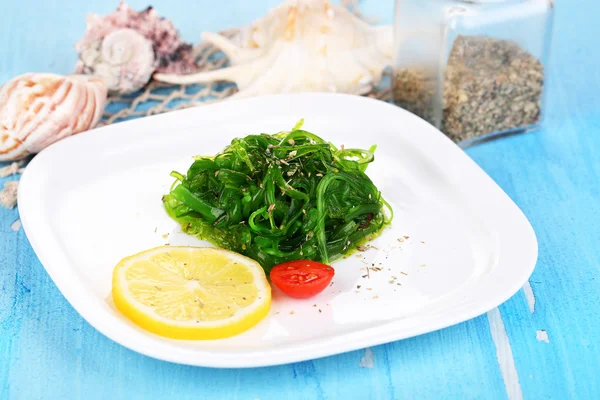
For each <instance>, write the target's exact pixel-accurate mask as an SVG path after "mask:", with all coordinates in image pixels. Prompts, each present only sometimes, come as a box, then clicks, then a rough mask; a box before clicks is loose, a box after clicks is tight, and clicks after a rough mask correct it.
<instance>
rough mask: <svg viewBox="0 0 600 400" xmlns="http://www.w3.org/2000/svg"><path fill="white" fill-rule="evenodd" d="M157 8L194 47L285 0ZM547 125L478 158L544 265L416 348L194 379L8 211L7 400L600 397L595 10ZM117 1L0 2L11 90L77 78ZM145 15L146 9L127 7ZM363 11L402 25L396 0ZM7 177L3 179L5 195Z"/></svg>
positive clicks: (560, 70)
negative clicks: (528, 227) (70, 278)
mask: <svg viewBox="0 0 600 400" xmlns="http://www.w3.org/2000/svg"><path fill="white" fill-rule="evenodd" d="M223 3H225V2H216V1H208V0H185V1H184V0H179V1H169V0H153V1H152V5H153V6H155V8H157V10H158V11H159V13H161V14H162V15H166V16H168V17H170V18H171V19H172V20H173V21H174V22H175V24H176V25H177V26H178V27H179V28H180V31H181V33H182V35H183V36H184V38H185V39H186V40H188V41H193V42H196V41H198V40H199V35H200V31H201V30H210V31H215V30H219V29H224V28H228V27H232V26H237V25H240V24H244V23H246V22H248V21H250V20H252V19H254V18H256V17H259V16H260V15H262V14H264V12H265V11H266V10H267V9H268V8H269V7H272V6H274V5H276V4H278V1H277V0H262V1H244V0H229V1H227V2H226V3H227V4H223ZM557 3H558V4H557V15H556V20H555V34H554V42H553V48H552V59H551V64H550V76H549V82H548V89H549V97H548V108H547V113H548V114H547V119H546V124H545V127H544V128H543V129H542V130H540V131H537V132H534V133H531V134H526V135H519V136H514V137H509V138H505V139H502V140H498V141H494V142H490V143H487V144H483V145H479V146H477V147H473V148H470V149H468V150H467V152H468V154H469V155H470V156H471V157H472V158H473V159H474V160H475V161H476V162H477V163H478V164H479V165H481V166H482V167H483V168H484V169H485V170H486V172H487V173H488V174H489V175H490V176H491V177H492V178H493V179H494V180H495V181H496V182H497V183H498V184H499V185H500V186H501V187H502V188H503V189H504V190H505V191H506V192H507V193H508V195H509V196H510V197H511V198H512V199H513V200H514V201H515V202H516V203H517V205H518V206H519V207H521V209H522V210H523V211H524V213H525V214H526V216H527V217H528V218H529V220H530V221H531V223H532V225H533V227H534V229H535V231H536V233H537V237H538V240H539V260H538V264H537V266H536V269H535V271H534V272H533V275H532V277H531V279H530V284H529V285H526V286H525V288H524V290H522V291H520V292H518V293H517V294H516V295H515V296H513V297H512V298H511V299H510V300H508V301H507V302H506V303H505V304H503V305H502V306H500V307H499V309H495V310H492V311H491V312H489V313H488V314H487V315H483V316H480V317H478V318H475V319H473V320H470V321H468V322H465V323H462V324H459V325H457V326H453V327H450V328H447V329H444V330H441V331H438V332H434V333H431V334H427V335H423V336H419V337H416V338H412V339H408V340H404V341H400V342H396V343H390V344H387V345H382V346H378V347H375V348H372V349H366V350H361V351H355V352H351V353H346V354H342V355H338V356H333V357H328V358H324V359H319V360H314V361H307V362H302V363H297V364H291V365H285V366H280V367H270V368H259V369H244V370H227V369H208V368H194V367H187V366H180V365H175V364H170V363H166V362H162V361H157V360H154V359H150V358H147V357H145V356H142V355H139V354H137V353H134V352H132V351H130V350H128V349H126V348H124V347H122V346H120V345H117V344H115V343H114V342H112V341H110V340H109V339H107V338H105V337H104V336H102V335H101V334H100V333H98V332H97V331H96V330H95V329H93V328H92V327H91V326H90V325H89V324H87V323H86V322H85V321H84V320H83V319H82V318H81V317H80V316H79V315H78V314H77V313H76V312H75V311H74V310H73V308H72V307H71V306H70V305H69V303H67V301H66V300H65V299H64V298H63V296H62V295H61V294H60V292H59V291H58V289H57V288H56V286H55V285H54V284H53V283H52V281H51V279H50V278H49V276H48V275H47V273H46V272H45V270H44V268H43V267H42V265H41V264H40V263H39V261H38V260H37V258H36V256H35V254H34V253H33V251H32V250H31V247H30V246H29V243H28V241H27V238H26V236H25V234H24V232H23V230H22V229H21V230H18V231H13V230H12V229H11V224H12V223H13V222H14V221H15V220H17V219H18V218H19V215H18V209H14V210H6V209H0V232H1V233H0V290H1V291H0V399H7V398H10V399H71V398H82V399H106V398H112V399H129V398H163V397H164V398H176V399H188V398H189V399H229V398H231V399H248V400H250V399H261V400H267V399H277V400H280V399H292V398H294V399H295V398H302V399H400V398H414V399H445V398H457V399H471V398H481V399H505V398H510V399H519V398H526V399H567V398H576V399H598V398H600V333H599V332H600V227H599V222H600V94H599V89H600V68H599V67H598V66H599V65H600V51H599V50H598V44H597V43H596V39H597V38H598V36H599V35H600V27H599V25H598V23H597V16H598V15H600V2H597V1H596V0H572V1H569V2H567V1H559V2H557ZM116 4H117V1H116V0H115V1H105V0H88V1H75V0H69V1H67V0H61V1H59V0H20V1H18V2H13V1H9V0H1V2H0V5H1V6H0V10H1V12H2V16H3V18H2V23H1V24H0V55H1V57H0V82H4V81H6V80H7V79H9V78H10V77H12V76H14V75H17V74H20V73H24V72H29V71H44V72H57V73H69V72H71V71H72V69H73V65H74V62H75V58H76V56H75V53H74V49H73V44H74V42H75V41H76V40H78V39H79V38H80V36H81V35H82V33H83V31H84V26H85V25H84V18H85V14H86V12H89V11H94V12H98V13H102V14H104V13H107V12H110V11H112V10H113V9H114V8H115V7H116ZM130 4H131V5H132V6H133V7H134V8H136V9H141V8H143V7H145V6H147V5H148V4H147V3H146V2H145V1H143V0H135V1H133V0H132V1H131V3H130ZM361 4H362V7H363V10H364V11H365V12H366V13H367V14H369V15H374V16H376V17H378V18H379V19H380V20H381V22H384V23H391V22H392V15H393V7H394V5H393V1H392V0H385V1H384V0H368V1H367V0H365V1H364V2H361ZM6 179H15V177H10V178H5V179H2V180H0V185H1V184H3V183H4V181H6Z"/></svg>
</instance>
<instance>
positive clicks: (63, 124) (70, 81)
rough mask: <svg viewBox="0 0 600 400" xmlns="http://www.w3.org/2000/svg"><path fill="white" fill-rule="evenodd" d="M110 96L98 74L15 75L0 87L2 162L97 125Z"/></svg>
mask: <svg viewBox="0 0 600 400" xmlns="http://www.w3.org/2000/svg"><path fill="white" fill-rule="evenodd" d="M106 98H107V88H106V85H105V84H104V81H103V80H102V79H100V78H96V77H93V76H84V75H68V76H61V75H56V74H50V73H27V74H24V75H20V76H17V77H15V78H13V79H11V80H10V81H8V82H7V83H6V84H5V85H4V86H3V87H2V88H1V89H0V161H11V160H18V159H21V158H24V157H27V156H28V155H30V154H35V153H38V152H40V151H41V150H42V149H44V148H45V147H47V146H49V145H51V144H52V143H54V142H56V141H57V140H60V139H63V138H65V137H67V136H71V135H74V134H77V133H80V132H83V131H86V130H89V129H91V128H94V127H95V126H96V124H97V123H98V121H99V120H100V118H101V117H102V113H103V111H104V107H105V106H106Z"/></svg>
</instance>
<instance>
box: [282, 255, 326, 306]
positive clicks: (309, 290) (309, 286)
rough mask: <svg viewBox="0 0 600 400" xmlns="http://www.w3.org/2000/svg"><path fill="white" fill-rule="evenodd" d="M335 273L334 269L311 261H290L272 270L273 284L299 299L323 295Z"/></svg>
mask: <svg viewBox="0 0 600 400" xmlns="http://www.w3.org/2000/svg"><path fill="white" fill-rule="evenodd" d="M334 274H335V271H334V269H333V267H331V266H329V265H325V264H321V263H320V262H316V261H310V260H296V261H288V262H285V263H282V264H279V265H276V266H275V267H273V269H271V273H270V278H271V282H273V284H274V285H275V286H277V287H278V288H279V289H281V291H282V292H284V293H285V294H287V295H288V296H291V297H296V298H298V299H307V298H309V297H312V296H314V295H316V294H319V293H321V292H322V291H323V290H324V289H325V288H326V287H327V285H329V282H331V279H332V278H333V275H334Z"/></svg>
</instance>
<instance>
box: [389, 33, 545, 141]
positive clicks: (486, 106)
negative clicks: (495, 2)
mask: <svg viewBox="0 0 600 400" xmlns="http://www.w3.org/2000/svg"><path fill="white" fill-rule="evenodd" d="M543 84H544V71H543V66H542V63H541V62H540V61H539V60H538V59H537V58H536V57H534V56H533V55H531V54H530V53H528V52H527V51H525V50H523V49H522V48H521V47H520V46H519V45H518V44H516V43H515V42H511V41H506V40H501V39H494V38H490V37H485V36H459V37H457V39H456V40H455V42H454V45H453V47H452V50H451V52H450V55H449V58H448V63H447V65H446V68H445V70H444V71H443V82H442V84H441V85H439V84H438V77H437V76H435V75H434V74H432V73H430V72H428V71H427V70H425V69H417V68H410V69H407V68H405V69H399V70H397V71H395V76H394V88H393V90H394V100H395V101H396V103H397V104H398V105H399V106H401V107H403V108H405V109H407V110H408V111H411V112H413V113H415V114H417V115H419V116H420V117H422V118H424V119H426V120H427V121H429V122H430V123H432V124H433V125H435V126H437V127H439V128H440V129H441V130H442V131H443V132H444V133H445V134H446V135H448V136H449V137H450V138H451V139H452V140H453V141H455V142H464V141H468V140H471V139H475V138H478V137H482V136H486V135H488V134H493V133H500V132H508V131H517V130H521V129H523V130H524V129H527V128H528V127H531V126H533V125H536V124H538V123H539V122H540V117H541V107H542V104H541V101H542V89H543Z"/></svg>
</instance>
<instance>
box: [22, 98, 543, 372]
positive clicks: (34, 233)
mask: <svg viewBox="0 0 600 400" xmlns="http://www.w3.org/2000/svg"><path fill="white" fill-rule="evenodd" d="M306 97H308V98H322V99H325V101H327V102H329V103H333V102H335V101H339V102H342V103H343V102H365V104H366V102H369V103H371V105H372V106H376V107H389V110H390V112H389V113H390V115H391V114H392V112H396V113H398V115H399V116H400V115H403V116H402V117H401V118H409V119H415V120H419V121H420V122H419V124H421V125H422V126H423V127H424V131H425V132H428V133H427V135H429V137H430V138H434V139H432V140H434V141H435V143H436V144H437V145H439V146H443V147H446V149H445V151H449V152H450V153H449V155H450V156H452V157H458V159H459V160H461V159H462V162H463V163H464V162H467V163H469V164H471V165H470V169H471V170H473V171H475V172H476V173H477V174H479V175H481V174H483V175H485V177H487V179H488V180H489V184H491V185H493V186H495V187H496V191H497V192H498V193H497V194H500V195H501V196H504V197H505V198H504V199H500V200H502V201H503V202H504V203H507V201H508V203H507V204H508V206H510V207H511V208H512V209H513V211H514V212H515V215H514V217H515V218H517V219H518V220H521V222H519V223H521V224H522V223H524V225H523V226H522V227H521V228H522V229H523V231H522V232H520V233H521V234H522V235H521V241H520V242H517V243H516V244H517V245H522V246H524V247H525V248H527V252H525V253H524V254H526V256H527V260H525V261H522V263H523V264H524V265H523V267H524V269H523V270H522V274H521V276H520V277H519V279H515V282H513V283H512V285H511V286H510V287H511V289H510V290H508V289H507V290H505V291H504V295H503V296H498V298H497V299H496V300H495V301H493V302H492V303H495V305H493V306H490V305H489V304H485V303H482V304H480V305H479V307H467V306H464V307H463V308H466V310H460V308H459V310H460V312H455V313H453V315H454V317H453V318H452V317H446V318H445V319H444V320H443V322H442V321H437V320H435V319H434V320H435V321H431V319H432V318H431V314H427V315H426V316H413V317H411V318H413V319H415V320H416V321H419V319H424V318H425V317H428V318H429V320H430V321H429V322H427V321H425V322H423V321H421V323H417V324H415V326H413V327H412V328H408V329H407V328H406V327H403V329H402V332H403V334H400V335H398V334H397V332H398V329H397V328H398V327H397V326H398V325H400V326H401V325H402V324H403V321H402V320H400V321H398V320H392V321H390V322H387V323H384V324H381V325H377V326H375V327H372V328H368V329H364V330H360V331H357V332H350V333H342V334H336V335H334V337H333V338H325V339H318V340H312V341H309V342H308V344H305V345H304V350H303V351H302V352H300V353H304V354H298V353H299V352H298V349H295V347H294V348H292V349H290V350H285V349H283V350H281V349H279V348H275V349H260V350H246V351H239V350H237V351H228V350H223V349H218V350H206V349H197V348H181V347H179V346H176V345H174V344H173V343H171V342H170V341H167V340H156V341H155V340H151V341H150V342H148V343H146V342H147V341H146V340H139V339H140V338H139V337H138V336H139V335H138V334H137V332H136V331H135V330H134V329H133V327H130V326H128V325H125V324H116V325H115V324H112V323H106V322H102V321H101V319H102V318H104V317H105V316H106V315H105V314H107V311H106V310H104V309H102V308H101V307H92V306H94V304H88V303H86V302H80V300H81V299H85V297H86V296H85V291H83V289H82V288H81V287H78V286H77V285H69V283H68V281H69V280H70V278H69V277H67V276H65V274H62V275H61V274H60V269H59V268H55V267H54V266H55V265H57V264H60V263H59V262H58V261H59V259H62V262H63V263H64V262H67V263H69V261H68V257H66V254H65V253H64V252H59V253H56V254H54V255H49V252H48V251H47V248H45V247H44V245H43V244H42V242H41V240H40V239H42V238H41V237H40V236H41V234H43V233H44V231H46V233H49V231H48V229H49V226H45V227H44V226H43V222H41V221H43V219H41V217H42V216H43V214H44V213H43V210H42V209H41V207H37V208H38V209H36V202H35V201H34V199H36V198H39V196H40V195H41V194H42V193H41V189H40V188H39V187H37V188H36V186H35V182H36V178H37V180H38V181H39V179H40V178H39V177H37V176H39V175H41V177H42V178H43V177H44V174H45V173H46V175H47V171H43V168H42V169H41V170H40V168H39V167H37V165H38V164H39V165H41V166H43V165H44V161H45V159H46V158H50V159H51V157H52V156H53V154H55V153H56V152H60V150H61V149H62V148H63V147H65V146H68V145H69V143H76V141H79V140H87V138H88V137H90V135H92V134H93V133H97V132H99V131H102V130H111V129H114V127H115V126H117V125H118V126H119V127H120V128H119V129H123V127H128V126H131V125H137V124H142V123H143V122H141V121H144V122H145V123H148V121H157V120H160V119H167V120H168V119H171V118H174V117H179V118H180V119H181V120H185V115H186V114H190V115H191V114H192V113H199V114H202V113H210V112H211V110H213V109H216V108H221V107H226V106H228V105H232V104H234V103H237V104H238V107H240V104H242V105H243V104H244V103H247V102H264V101H284V100H285V99H286V98H288V99H290V101H293V99H302V98H306ZM299 101H301V100H299ZM320 101H323V100H320ZM225 103H226V104H225ZM425 126H428V128H425ZM419 134H421V133H419ZM427 135H426V136H427ZM440 139H441V140H440ZM451 148H453V149H452V150H450V149H451ZM30 182H32V183H30ZM38 203H39V202H38ZM18 207H19V213H20V217H21V221H22V225H23V229H24V231H25V233H26V235H27V238H28V240H29V242H30V244H31V247H32V249H33V251H34V253H35V254H36V256H37V257H38V259H39V261H40V263H41V264H42V266H43V267H44V269H45V270H46V272H47V273H48V275H49V276H50V277H51V279H52V281H53V282H54V283H55V285H56V286H57V287H58V289H59V291H60V292H61V294H62V295H63V296H64V297H65V298H66V300H67V301H68V302H69V303H70V304H71V306H72V307H73V308H75V310H76V311H77V313H78V314H79V315H80V316H81V317H82V318H83V319H84V320H86V322H88V323H89V324H90V325H92V326H93V327H94V328H95V329H96V330H97V331H99V332H100V333H101V334H103V335H104V336H106V337H107V338H108V339H110V340H112V341H114V342H116V343H119V344H120V345H122V346H124V347H126V348H129V349H131V350H133V351H136V352H138V353H140V354H144V355H146V356H149V357H152V358H155V359H160V360H163V361H168V362H173V363H178V364H185V365H193V366H201V367H212V368H250V367H266V366H273V365H282V364H288V363H291V362H299V361H305V360H312V359H318V358H322V357H327V356H330V355H335V354H341V353H346V352H349V351H355V350H359V349H363V348H365V347H370V346H376V345H380V344H383V343H389V342H393V341H398V340H403V339H407V338H410V337H414V336H419V335H422V334H426V333H430V332H434V331H437V330H440V329H443V328H447V327H450V326H454V325H456V324H459V323H461V322H465V321H468V320H470V319H472V318H475V317H477V316H480V315H482V314H484V313H486V312H487V311H489V310H491V309H493V308H495V307H498V306H499V305H501V304H502V303H504V302H505V301H506V300H508V299H509V298H511V297H512V296H514V295H515V294H516V293H517V292H518V291H519V289H520V288H521V287H522V286H523V285H524V284H525V283H526V282H527V280H528V279H529V277H530V276H531V274H532V273H533V270H534V269H535V266H536V263H537V258H538V241H537V237H536V234H535V232H534V230H533V227H532V226H531V224H530V222H529V221H528V219H527V217H526V216H525V215H524V213H523V212H522V210H521V209H520V208H519V207H518V206H517V205H516V204H515V203H514V201H512V199H510V197H509V196H508V195H507V194H506V193H505V192H504V190H503V189H502V188H501V187H500V186H498V185H497V184H496V182H494V180H493V179H492V178H491V177H489V175H487V174H486V173H485V172H484V171H483V169H481V167H479V165H477V164H476V163H475V162H474V161H473V160H472V159H471V158H470V157H469V156H468V155H467V154H466V153H465V152H464V151H463V150H462V149H460V148H459V147H458V146H457V145H456V144H454V143H453V142H452V141H451V140H450V139H449V138H447V137H446V136H445V135H444V134H443V133H442V132H440V131H439V130H437V129H436V128H434V127H433V126H431V125H430V124H429V123H428V122H426V121H424V120H423V119H421V118H419V117H418V116H416V115H414V114H412V113H410V112H408V111H406V110H404V109H401V108H400V107H397V106H395V105H392V104H389V103H386V102H384V101H381V100H376V99H371V98H367V97H363V96H356V95H348V94H338V93H290V94H275V95H264V96H256V97H251V98H244V99H230V100H225V101H224V102H219V103H213V104H205V105H200V106H195V107H190V108H186V109H182V110H175V111H169V112H168V113H163V114H157V115H153V116H149V117H145V118H137V119H132V120H128V121H123V122H120V123H118V124H113V125H107V126H103V127H99V128H96V129H93V130H90V131H87V132H84V133H81V134H78V135H75V136H71V137H69V138H66V139H63V140H61V141H58V142H56V143H54V144H52V145H51V146H49V147H47V148H46V149H44V150H42V151H41V152H40V153H39V154H38V155H36V156H35V157H34V158H33V159H32V160H31V161H30V163H29V166H28V168H27V169H26V170H25V171H24V173H23V175H22V177H21V182H20V185H19V192H18ZM44 228H45V229H44ZM523 239H524V240H523ZM527 241H528V243H527V244H525V242H527ZM517 253H518V252H517ZM77 289H79V290H77ZM500 300H501V301H500ZM496 303H497V304H496ZM89 307H92V308H91V309H90V308H89ZM93 308H97V309H96V310H93ZM108 316H110V314H108ZM112 317H115V316H112ZM425 319H426V318H425ZM123 329H125V331H123ZM373 330H374V331H376V332H377V335H373V334H372V333H371V331H373ZM125 334H128V335H125ZM365 335H366V338H365ZM145 338H146V339H148V340H150V336H147V337H145ZM367 339H369V340H367ZM340 340H341V343H340ZM312 342H315V343H312ZM330 342H338V343H335V344H333V343H330ZM147 344H149V345H148V346H146V345H147ZM256 353H260V354H261V357H257V355H256ZM271 353H274V354H271ZM242 355H243V356H242Z"/></svg>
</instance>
